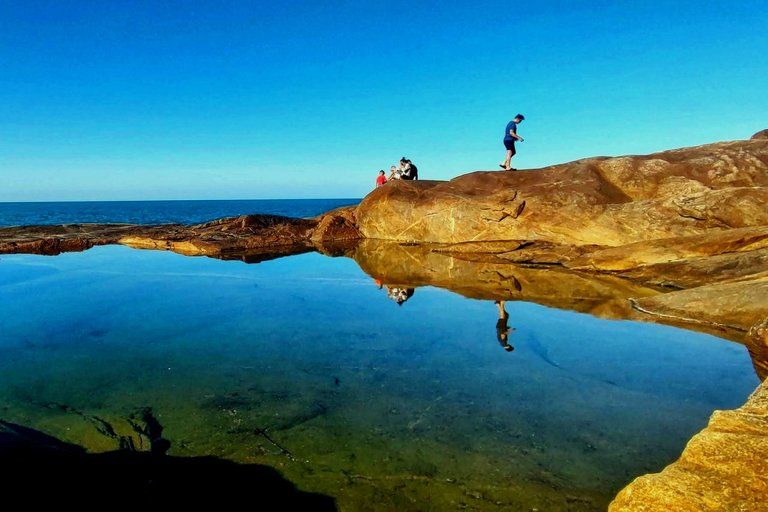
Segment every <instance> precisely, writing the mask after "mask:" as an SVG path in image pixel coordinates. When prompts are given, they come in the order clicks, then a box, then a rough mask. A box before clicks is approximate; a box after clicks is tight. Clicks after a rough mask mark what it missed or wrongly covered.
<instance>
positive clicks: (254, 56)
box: [0, 0, 768, 201]
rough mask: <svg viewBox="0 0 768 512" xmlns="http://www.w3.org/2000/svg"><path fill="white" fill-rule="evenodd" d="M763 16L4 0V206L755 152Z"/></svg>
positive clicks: (621, 9)
mask: <svg viewBox="0 0 768 512" xmlns="http://www.w3.org/2000/svg"><path fill="white" fill-rule="evenodd" d="M765 91H768V17H767V16H766V15H765V2H764V0H759V1H757V0H744V1H739V2H733V1H714V0H713V1H708V0H699V1H665V0H655V1H642V0H639V1H632V2H629V1H627V2H624V1H616V0H614V1H603V0H591V1H589V2H586V1H579V0H573V1H557V0H554V1H546V2H545V1H518V2H509V1H504V2H486V1H483V0H478V1H472V2H451V1H450V0H448V1H446V2H414V1H413V0H411V1H402V2H400V1H397V2H387V1H383V0H380V1H375V2H373V1H371V2H368V1H365V0H358V1H341V0H339V1H333V0H331V1H326V2H319V1H317V2H301V1H294V2H272V1H270V2H262V1H248V2H245V1H229V2H228V1H197V2H195V1H161V0H157V1H139V0H134V1H125V2H123V1H108V0H104V1H95V0H93V1H66V0H60V1H53V0H52V1H37V0H24V1H20V0H0V201H53V200H62V201H66V200H122V199H132V200H141V199H264V198H335V197H363V196H364V195H365V194H367V193H368V192H370V190H371V189H372V188H373V185H374V180H375V177H376V173H377V171H378V170H379V169H382V168H383V169H388V168H389V166H390V165H392V164H394V163H395V162H396V161H397V160H399V158H400V157H401V156H407V157H410V158H411V159H412V160H413V161H414V163H416V164H417V165H418V166H419V174H420V177H421V178H422V179H439V180H447V179H450V178H453V177H455V176H458V175H461V174H465V173H468V172H471V171H474V170H490V169H497V168H498V167H497V165H498V163H499V162H500V161H501V160H502V158H503V156H504V148H503V146H502V142H501V139H502V136H503V131H504V126H505V125H506V123H507V121H509V119H510V118H511V117H512V116H513V115H514V114H516V113H518V112H521V113H523V114H525V116H526V121H524V122H523V123H522V124H521V125H520V129H519V133H520V134H521V135H522V136H523V137H524V138H525V139H526V140H525V142H523V143H521V144H519V149H518V155H517V156H515V159H514V160H513V162H514V165H515V167H518V168H527V169H529V168H538V167H543V166H547V165H551V164H557V163H562V162H567V161H571V160H576V159H579V158H584V157H589V156H598V155H605V156H616V155H625V154H644V153H651V152H655V151H661V150H665V149H672V148H677V147H684V146H694V145H698V144H706V143H710V142H716V141H722V140H735V139H746V138H749V137H750V136H751V135H752V134H753V133H754V132H756V131H759V130H761V129H764V128H768V100H766V94H765Z"/></svg>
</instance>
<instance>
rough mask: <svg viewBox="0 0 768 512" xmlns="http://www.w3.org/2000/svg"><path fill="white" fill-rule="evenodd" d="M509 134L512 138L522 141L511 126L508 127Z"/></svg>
mask: <svg viewBox="0 0 768 512" xmlns="http://www.w3.org/2000/svg"><path fill="white" fill-rule="evenodd" d="M509 134H510V135H511V136H512V138H513V139H515V140H519V141H520V142H523V138H522V137H521V136H519V135H518V134H517V133H515V130H513V129H512V128H510V129H509Z"/></svg>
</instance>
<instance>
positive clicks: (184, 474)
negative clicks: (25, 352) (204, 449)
mask: <svg viewBox="0 0 768 512" xmlns="http://www.w3.org/2000/svg"><path fill="white" fill-rule="evenodd" d="M0 461H2V464H3V468H4V469H5V471H4V473H5V476H3V478H2V484H3V485H2V488H3V498H4V499H5V500H9V499H11V498H20V499H23V500H24V501H23V503H24V504H25V506H31V505H35V504H50V505H63V504H69V505H75V504H77V505H78V506H81V505H84V504H89V503H90V506H89V507H86V509H89V508H94V509H95V508H100V509H102V508H108V507H110V506H113V505H120V504H122V503H133V504H134V505H135V506H139V507H141V506H154V505H167V506H173V507H178V506H179V505H184V504H187V505H197V506H200V505H202V504H204V503H215V504H216V505H217V506H219V505H225V504H230V505H239V506H242V505H243V504H245V507H246V508H248V509H250V510H295V508H294V507H299V510H313V511H315V510H317V511H326V510H327V511H336V510H337V507H336V503H335V500H334V499H333V498H332V497H330V496H325V495H322V494H314V493H309V492H302V491H300V490H298V489H296V487H295V486H294V485H293V484H292V483H291V482H289V481H288V480H285V479H284V478H283V477H282V476H281V475H280V474H279V473H278V472H277V471H275V470H274V469H272V468H270V467H268V466H263V465H258V464H237V463H234V462H230V461H226V460H221V459H217V458H215V457H173V456H168V455H158V454H157V453H151V452H136V451H127V450H126V451H122V450H121V451H114V452H107V453H97V454H89V453H86V451H85V450H84V449H83V448H81V447H80V446H77V445H73V444H69V443H65V442H63V441H60V440H59V439H56V438H55V437H52V436H49V435H47V434H44V433H42V432H40V431H37V430H34V429H31V428H27V427H24V426H22V425H17V424H14V423H9V422H6V421H2V420H0ZM93 500H98V501H93ZM137 500H139V501H137Z"/></svg>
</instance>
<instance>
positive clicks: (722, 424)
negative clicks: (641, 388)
mask: <svg viewBox="0 0 768 512" xmlns="http://www.w3.org/2000/svg"><path fill="white" fill-rule="evenodd" d="M608 510H609V512H634V511H649V512H650V511H656V510H674V511H676V512H702V511H715V510H718V511H720V510H721V511H742V510H743V511H745V512H746V511H755V512H756V511H760V510H763V511H765V510H768V381H764V382H763V383H762V385H761V386H760V387H758V389H757V390H756V391H755V392H754V393H753V394H752V396H751V397H750V398H749V400H748V401H747V403H746V404H744V405H743V406H742V407H740V408H738V409H736V410H732V411H715V412H714V414H712V417H711V418H710V420H709V424H708V425H707V427H706V428H705V429H704V430H703V431H701V432H700V433H698V434H696V435H695V436H694V437H693V438H692V439H691V440H690V441H689V442H688V445H687V446H686V447H685V450H684V451H683V454H682V455H681V456H680V458H679V459H678V460H677V461H676V462H675V463H673V464H671V465H669V466H667V467H666V468H665V469H664V470H663V471H661V472H660V473H655V474H650V475H644V476H641V477H639V478H636V479H635V480H634V481H633V482H632V483H630V484H629V485H628V486H627V487H625V488H624V489H623V490H622V491H621V492H619V494H618V495H617V496H616V498H615V499H614V500H613V502H612V503H611V504H610V506H609V507H608Z"/></svg>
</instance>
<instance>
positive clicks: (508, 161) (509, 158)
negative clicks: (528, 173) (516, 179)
mask: <svg viewBox="0 0 768 512" xmlns="http://www.w3.org/2000/svg"><path fill="white" fill-rule="evenodd" d="M499 165H501V166H503V167H504V170H505V171H508V170H509V169H510V165H512V150H511V149H508V150H507V158H506V160H504V162H503V163H502V164H499Z"/></svg>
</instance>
